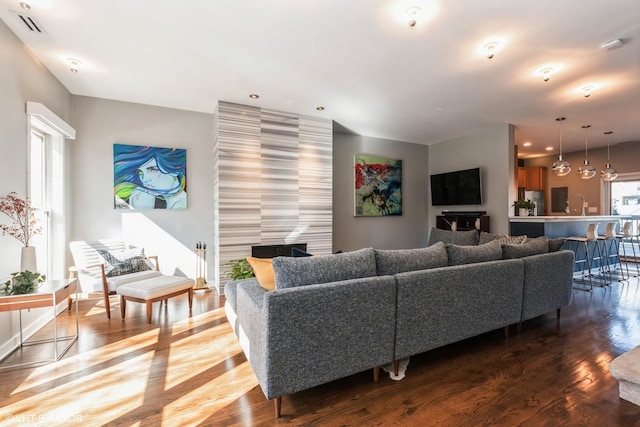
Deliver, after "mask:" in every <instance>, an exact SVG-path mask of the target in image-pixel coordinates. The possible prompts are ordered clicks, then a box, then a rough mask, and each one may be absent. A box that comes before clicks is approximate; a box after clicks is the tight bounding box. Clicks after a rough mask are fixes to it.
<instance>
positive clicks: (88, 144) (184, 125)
mask: <svg viewBox="0 0 640 427" xmlns="http://www.w3.org/2000/svg"><path fill="white" fill-rule="evenodd" d="M73 120H74V123H76V132H77V139H76V141H75V143H74V145H73V149H72V160H71V161H72V163H71V164H72V165H73V170H72V175H73V186H72V192H71V195H72V198H73V200H74V206H73V210H72V213H71V219H72V224H73V226H72V230H71V239H72V240H93V239H100V238H123V239H125V240H127V241H128V242H131V243H134V244H136V245H140V246H142V247H144V248H145V250H146V252H147V254H157V255H159V257H160V259H159V261H160V267H161V269H162V270H163V272H166V273H169V274H171V273H174V272H175V271H176V270H179V271H182V272H183V273H184V274H186V275H187V276H189V277H195V276H194V274H195V255H194V253H193V250H194V249H195V244H196V242H197V241H206V242H210V243H213V189H212V183H213V168H212V160H213V145H212V144H213V115H211V114H203V113H195V112H190V111H184V110H175V109H170V108H161V107H153V106H149V105H142V104H134V103H128V102H120V101H111V100H106V99H98V98H90V97H83V96H74V97H73ZM114 143H120V144H131V145H150V146H155V147H174V148H184V149H186V150H187V194H188V208H187V209H186V210H165V209H157V210H140V211H131V212H126V211H123V210H115V209H114V208H113V144H114ZM211 258H212V257H211V256H210V257H209V258H208V259H207V262H208V264H209V265H210V266H211V265H212V263H211ZM210 266H209V272H211V273H213V269H212V268H211V267H210Z"/></svg>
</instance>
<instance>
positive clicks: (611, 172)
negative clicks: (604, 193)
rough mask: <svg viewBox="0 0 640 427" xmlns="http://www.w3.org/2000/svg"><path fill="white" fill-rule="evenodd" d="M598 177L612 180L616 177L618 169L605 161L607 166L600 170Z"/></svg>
mask: <svg viewBox="0 0 640 427" xmlns="http://www.w3.org/2000/svg"><path fill="white" fill-rule="evenodd" d="M600 177H601V178H602V180H603V181H613V180H614V179H616V178H617V177H618V171H617V170H615V169H614V168H612V167H611V165H610V164H609V163H607V166H606V167H605V168H604V169H603V170H602V172H600Z"/></svg>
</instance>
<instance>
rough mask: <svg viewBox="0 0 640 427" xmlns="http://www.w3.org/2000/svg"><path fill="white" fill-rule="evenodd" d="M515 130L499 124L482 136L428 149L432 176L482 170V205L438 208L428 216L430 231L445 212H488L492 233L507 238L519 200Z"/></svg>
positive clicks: (449, 142) (472, 136)
mask: <svg viewBox="0 0 640 427" xmlns="http://www.w3.org/2000/svg"><path fill="white" fill-rule="evenodd" d="M513 135H514V127H513V125H508V124H498V125H495V126H491V127H488V128H486V129H485V130H484V131H482V132H477V133H474V134H472V135H465V136H463V137H460V138H456V139H453V140H450V141H445V142H442V143H439V144H433V145H430V146H429V174H436V173H442V172H450V171H454V170H461V169H470V168H476V167H480V173H481V179H482V201H483V203H482V205H479V206H439V207H437V208H431V210H430V212H429V229H431V227H435V224H436V223H435V221H436V215H440V213H441V212H442V210H443V209H449V210H462V211H478V210H480V211H486V212H487V215H489V216H490V217H491V232H493V233H497V234H508V232H509V214H510V212H511V208H510V206H511V203H513V200H514V199H515V196H516V190H515V185H514V184H515V183H514V179H515V178H514V177H515V175H514V167H515V166H514V163H515V161H514V155H515V148H514V145H513V144H514V136H513Z"/></svg>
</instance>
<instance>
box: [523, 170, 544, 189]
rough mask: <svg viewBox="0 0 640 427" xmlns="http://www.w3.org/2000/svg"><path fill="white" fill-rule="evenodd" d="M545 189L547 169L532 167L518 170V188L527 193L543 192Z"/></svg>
mask: <svg viewBox="0 0 640 427" xmlns="http://www.w3.org/2000/svg"><path fill="white" fill-rule="evenodd" d="M546 187H547V168H546V167H544V166H534V167H526V168H518V188H524V189H525V190H527V191H545V190H546Z"/></svg>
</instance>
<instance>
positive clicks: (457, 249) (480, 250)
mask: <svg viewBox="0 0 640 427" xmlns="http://www.w3.org/2000/svg"><path fill="white" fill-rule="evenodd" d="M447 255H448V258H449V265H462V264H472V263H476V262H485V261H495V260H499V259H501V258H502V244H501V243H500V242H499V241H498V240H492V241H491V242H489V243H485V244H484V245H477V246H460V245H454V244H451V243H449V244H447Z"/></svg>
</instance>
